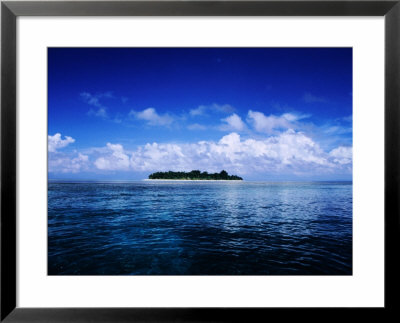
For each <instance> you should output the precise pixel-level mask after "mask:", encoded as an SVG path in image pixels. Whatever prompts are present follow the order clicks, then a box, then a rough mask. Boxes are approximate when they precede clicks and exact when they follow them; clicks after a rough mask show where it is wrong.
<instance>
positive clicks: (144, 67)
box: [48, 48, 352, 181]
mask: <svg viewBox="0 0 400 323" xmlns="http://www.w3.org/2000/svg"><path fill="white" fill-rule="evenodd" d="M48 136H49V141H48V142H49V178H50V179H82V180H137V179H143V178H146V177H147V176H148V175H149V174H150V173H152V172H154V171H160V170H161V171H166V170H186V171H189V170H192V169H200V170H202V171H209V172H214V171H218V172H219V171H220V170H222V169H225V170H227V171H228V172H229V173H233V174H237V175H241V176H242V177H244V178H245V179H246V180H283V181H286V180H351V178H352V49H351V48H49V49H48Z"/></svg>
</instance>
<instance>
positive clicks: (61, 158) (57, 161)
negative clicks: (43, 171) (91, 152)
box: [48, 153, 89, 173]
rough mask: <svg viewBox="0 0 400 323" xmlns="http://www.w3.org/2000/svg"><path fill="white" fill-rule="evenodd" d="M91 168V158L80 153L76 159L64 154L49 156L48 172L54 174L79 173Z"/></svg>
mask: <svg viewBox="0 0 400 323" xmlns="http://www.w3.org/2000/svg"><path fill="white" fill-rule="evenodd" d="M88 167H89V156H87V155H84V154H81V153H78V155H77V156H76V157H71V156H67V155H63V154H52V155H50V156H49V163H48V168H49V169H48V170H49V172H52V173H79V172H80V171H82V170H87V169H88Z"/></svg>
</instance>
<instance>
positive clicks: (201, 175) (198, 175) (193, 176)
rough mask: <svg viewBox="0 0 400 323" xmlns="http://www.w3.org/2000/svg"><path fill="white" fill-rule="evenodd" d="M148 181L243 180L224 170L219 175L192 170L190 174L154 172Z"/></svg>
mask: <svg viewBox="0 0 400 323" xmlns="http://www.w3.org/2000/svg"><path fill="white" fill-rule="evenodd" d="M149 179H180V180H185V179H186V180H199V179H203V180H228V181H229V180H236V181H242V180H243V178H241V177H240V176H236V175H229V174H228V173H227V172H226V171H225V170H222V171H221V172H219V173H213V174H212V173H208V172H201V171H199V170H192V171H191V172H172V171H168V172H155V173H153V174H150V175H149Z"/></svg>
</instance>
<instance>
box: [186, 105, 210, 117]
mask: <svg viewBox="0 0 400 323" xmlns="http://www.w3.org/2000/svg"><path fill="white" fill-rule="evenodd" d="M206 110H207V107H206V106H205V105H200V106H199V107H197V108H196V109H192V110H190V111H189V113H190V115H191V116H192V117H195V116H202V115H205V114H206Z"/></svg>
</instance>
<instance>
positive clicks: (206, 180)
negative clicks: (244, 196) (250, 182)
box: [144, 178, 244, 182]
mask: <svg viewBox="0 0 400 323" xmlns="http://www.w3.org/2000/svg"><path fill="white" fill-rule="evenodd" d="M144 181H152V182H244V181H243V180H237V179H232V180H229V179H149V178H146V179H144Z"/></svg>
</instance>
